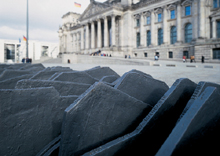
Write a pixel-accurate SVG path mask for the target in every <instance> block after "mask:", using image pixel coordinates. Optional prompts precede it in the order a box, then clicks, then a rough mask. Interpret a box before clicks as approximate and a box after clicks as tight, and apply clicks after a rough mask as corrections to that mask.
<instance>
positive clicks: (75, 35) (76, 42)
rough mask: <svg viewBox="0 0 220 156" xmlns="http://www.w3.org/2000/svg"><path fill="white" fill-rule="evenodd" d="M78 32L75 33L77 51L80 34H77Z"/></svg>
mask: <svg viewBox="0 0 220 156" xmlns="http://www.w3.org/2000/svg"><path fill="white" fill-rule="evenodd" d="M77 34H78V33H75V37H76V39H75V43H76V51H78V35H77Z"/></svg>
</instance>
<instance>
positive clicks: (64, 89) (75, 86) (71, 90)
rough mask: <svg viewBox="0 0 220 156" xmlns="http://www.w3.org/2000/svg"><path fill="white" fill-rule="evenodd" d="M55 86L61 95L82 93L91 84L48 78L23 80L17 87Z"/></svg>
mask: <svg viewBox="0 0 220 156" xmlns="http://www.w3.org/2000/svg"><path fill="white" fill-rule="evenodd" d="M51 86H53V87H54V88H55V89H56V90H57V91H58V92H59V94H60V95H61V96H68V95H81V94H82V93H84V92H85V91H86V90H87V89H88V88H89V87H90V85H89V84H82V83H73V82H64V81H48V80H21V81H19V82H18V83H17V85H16V89H27V88H38V87H51Z"/></svg>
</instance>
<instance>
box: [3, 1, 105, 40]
mask: <svg viewBox="0 0 220 156" xmlns="http://www.w3.org/2000/svg"><path fill="white" fill-rule="evenodd" d="M0 1H1V2H0V39H9V40H19V38H21V39H22V38H23V36H26V10H27V9H26V8H27V0H0ZM96 1H99V2H104V1H106V0H96ZM74 2H76V3H80V4H81V6H82V7H81V8H76V7H74ZM89 3H90V0H29V40H38V41H43V42H57V43H58V42H59V40H58V33H57V31H58V29H59V25H62V19H61V17H62V16H63V15H64V14H66V13H67V12H77V13H83V12H84V10H85V9H86V8H87V7H88V5H89Z"/></svg>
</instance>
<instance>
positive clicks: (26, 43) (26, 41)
mask: <svg viewBox="0 0 220 156" xmlns="http://www.w3.org/2000/svg"><path fill="white" fill-rule="evenodd" d="M28 25H29V21H28V0H27V32H26V33H27V34H26V35H27V41H26V57H27V58H28V40H29V37H28Z"/></svg>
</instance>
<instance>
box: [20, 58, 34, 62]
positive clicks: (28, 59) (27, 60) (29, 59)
mask: <svg viewBox="0 0 220 156" xmlns="http://www.w3.org/2000/svg"><path fill="white" fill-rule="evenodd" d="M21 62H22V63H32V59H31V58H28V57H27V58H26V59H25V58H23V59H22V60H21Z"/></svg>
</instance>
